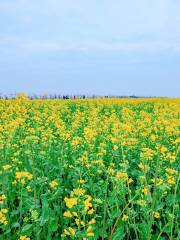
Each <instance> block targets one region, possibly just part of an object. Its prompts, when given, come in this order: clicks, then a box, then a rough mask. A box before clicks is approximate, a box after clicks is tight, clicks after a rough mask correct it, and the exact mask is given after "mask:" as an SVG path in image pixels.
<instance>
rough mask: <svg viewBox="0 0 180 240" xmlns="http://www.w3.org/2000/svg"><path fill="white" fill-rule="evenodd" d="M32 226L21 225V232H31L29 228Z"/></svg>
mask: <svg viewBox="0 0 180 240" xmlns="http://www.w3.org/2000/svg"><path fill="white" fill-rule="evenodd" d="M32 226H33V225H32V224H27V225H25V226H24V227H23V229H22V232H23V233H25V232H26V233H30V232H31V231H30V230H31V228H32Z"/></svg>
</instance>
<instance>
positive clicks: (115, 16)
mask: <svg viewBox="0 0 180 240" xmlns="http://www.w3.org/2000/svg"><path fill="white" fill-rule="evenodd" d="M179 12H180V1H178V0H174V1H172V0H151V1H148V0H136V1H133V2H132V1H130V0H127V1H125V2H124V1H122V0H112V1H108V0H100V1H95V0H91V1H90V0H89V1H82V0H77V1H73V0H67V1H62V0H59V1H58V0H44V1H42V0H39V1H35V0H31V1H27V0H14V1H12V0H0V93H3V94H13V93H18V92H25V93H26V94H45V93H47V94H61V95H63V94H64V95H65V94H70V95H74V94H75V95H76V94H77V95H78V94H85V95H93V94H95V95H121V96H122V95H123V96H130V95H136V96H157V97H158V96H159V97H179V92H180V91H179V90H180V70H179V69H180V28H179V26H180V15H179Z"/></svg>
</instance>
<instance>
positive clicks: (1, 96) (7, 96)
mask: <svg viewBox="0 0 180 240" xmlns="http://www.w3.org/2000/svg"><path fill="white" fill-rule="evenodd" d="M21 96H26V97H27V98H29V99H31V100H33V99H64V100H68V99H93V98H155V97H154V96H153V97H152V96H136V95H130V96H122V95H95V94H93V95H86V94H82V95H70V94H67V95H61V94H42V95H41V94H31V95H26V94H24V93H18V94H2V93H0V99H15V98H17V97H21Z"/></svg>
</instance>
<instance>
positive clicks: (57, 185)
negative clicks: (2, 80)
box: [0, 96, 180, 240]
mask: <svg viewBox="0 0 180 240" xmlns="http://www.w3.org/2000/svg"><path fill="white" fill-rule="evenodd" d="M179 114H180V99H82V100H80V99H76V100H48V99H41V100H40V99H39V100H38V99H37V100H30V99H28V98H26V97H25V96H18V97H17V98H16V99H10V100H3V99H1V100H0V239H2V240H3V239H8V240H11V239H12V240H17V239H18V240H36V239H37V240H46V239H47V240H51V239H53V240H59V239H82V240H88V239H102V240H105V239H110V240H121V239H132V240H135V239H136V240H137V239H141V240H150V239H152V240H166V239H170V240H175V239H177V240H178V239H180V231H179V216H180V210H179V205H178V204H179V202H180V197H179V196H180V195H179V189H178V184H179V176H180V174H179V163H180V161H179V142H180V138H179V125H180V124H179Z"/></svg>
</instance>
